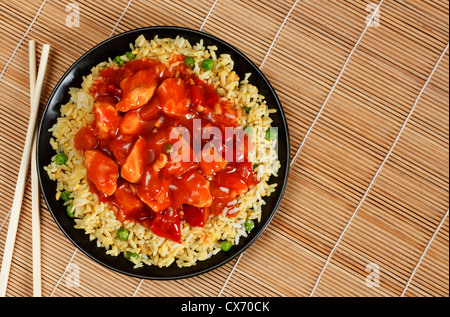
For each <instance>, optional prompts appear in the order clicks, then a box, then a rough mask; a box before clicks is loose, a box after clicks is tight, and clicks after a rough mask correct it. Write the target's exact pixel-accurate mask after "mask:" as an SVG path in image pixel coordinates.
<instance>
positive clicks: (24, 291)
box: [0, 0, 449, 297]
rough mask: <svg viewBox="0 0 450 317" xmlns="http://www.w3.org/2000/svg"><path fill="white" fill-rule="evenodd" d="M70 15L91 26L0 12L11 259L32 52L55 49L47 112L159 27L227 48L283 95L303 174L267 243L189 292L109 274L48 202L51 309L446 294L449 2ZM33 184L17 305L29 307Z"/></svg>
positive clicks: (22, 233) (61, 8)
mask: <svg viewBox="0 0 450 317" xmlns="http://www.w3.org/2000/svg"><path fill="white" fill-rule="evenodd" d="M73 3H74V4H76V5H78V8H79V25H76V21H75V20H73V19H70V17H69V18H67V17H68V15H69V14H71V12H73V9H71V8H73V7H66V5H67V3H66V2H64V1H54V0H44V1H42V0H39V1H38V0H33V1H25V0H21V1H12V0H3V1H1V3H0V32H1V39H0V43H1V48H2V49H1V50H0V71H1V74H0V113H1V117H0V118H1V124H0V149H1V150H0V250H3V248H4V244H5V239H6V233H7V228H8V220H9V211H10V208H11V205H12V199H13V196H14V189H15V183H16V179H17V175H18V170H19V166H20V160H21V155H22V149H23V146H24V142H25V136H26V128H27V124H28V116H29V98H28V89H29V88H28V87H29V86H28V41H29V40H30V39H35V40H36V41H37V43H38V48H39V49H40V48H41V45H42V44H43V43H49V44H50V45H51V47H52V48H51V54H50V55H51V57H50V60H49V69H48V72H47V74H48V75H47V77H46V80H45V84H44V88H43V97H42V101H41V110H42V109H43V107H44V105H45V101H46V100H47V98H48V97H49V95H50V93H51V90H52V88H53V87H54V85H55V84H56V82H57V81H58V80H59V78H60V77H61V76H62V75H63V73H64V72H65V70H66V69H67V68H68V67H69V66H70V65H71V64H72V63H73V62H74V61H75V60H76V59H78V58H79V57H80V56H81V55H82V54H83V53H84V52H85V51H86V50H88V49H89V48H91V47H92V46H94V45H95V44H97V43H99V42H101V41H103V40H105V39H106V38H108V37H110V36H112V35H115V34H118V33H121V32H124V31H127V30H130V29H134V28H138V27H144V26H155V25H177V26H183V27H189V28H193V29H201V30H203V31H205V32H207V33H210V34H213V35H216V36H218V37H220V38H222V39H223V40H225V41H227V42H229V43H231V44H233V45H235V46H236V47H237V48H239V49H240V50H242V51H243V52H244V53H245V54H246V55H247V56H248V57H249V58H250V59H251V60H252V61H254V62H255V63H256V64H257V65H258V66H260V68H261V69H262V71H263V72H264V73H265V75H266V76H267V77H268V78H269V80H270V81H271V83H272V84H273V86H274V87H275V89H276V91H277V93H278V94H279V97H280V99H281V101H282V104H283V107H284V109H285V111H286V115H287V120H288V124H289V129H290V133H291V155H292V159H293V161H292V164H291V167H292V170H291V175H290V179H289V183H288V184H287V190H286V194H285V197H284V199H283V202H282V204H281V207H280V209H279V210H278V212H277V214H276V216H275V218H274V219H273V221H272V223H271V224H270V225H269V227H268V228H267V230H266V231H265V232H264V234H263V235H262V236H261V237H260V238H259V239H258V240H257V242H256V243H255V244H254V245H252V246H251V247H250V248H249V249H248V250H247V251H245V252H244V253H243V255H242V256H241V257H239V258H238V259H234V260H233V261H231V262H229V263H228V264H227V265H225V266H223V267H220V268H218V269H216V270H214V271H212V272H209V273H207V274H204V275H201V276H198V277H194V278H190V279H187V280H176V281H148V280H144V281H142V280H140V279H135V278H131V277H128V276H124V275H122V274H118V273H114V272H112V271H110V270H108V269H105V268H104V267H102V266H100V265H98V264H97V263H95V262H94V261H92V260H91V259H89V258H88V257H87V256H85V255H84V254H83V253H82V252H80V251H77V250H76V249H75V247H74V246H73V245H72V244H71V243H70V242H69V241H68V240H67V239H66V238H65V236H64V235H63V233H62V232H61V231H60V229H59V228H58V227H57V225H56V224H55V222H54V221H53V219H52V217H51V215H50V213H49V212H48V210H47V208H46V206H45V203H44V201H43V199H42V200H41V207H42V216H41V223H42V284H43V285H42V287H43V290H42V292H43V296H55V297H58V296H402V295H404V296H448V295H449V219H448V210H449V145H448V142H449V75H448V71H449V50H448V35H449V27H448V10H449V3H448V1H440V0H434V1H432V0H427V1H425V0H398V1H393V0H384V1H381V2H380V0H373V2H372V0H370V1H343V0H336V1H325V0H320V1H317V0H315V1H313V0H300V1H293V0H289V1H273V0H266V1H256V2H255V1H230V0H216V1H213V0H189V1H185V0H183V1H169V0H167V1H163V0H158V1H154V0H152V1H142V0H141V1H140V0H130V1H119V0H114V1H108V5H106V6H105V5H103V4H100V1H86V0H83V1H76V2H73ZM378 6H379V7H378ZM376 9H378V10H377V11H375V10H376ZM373 12H376V14H375V15H374V16H373V17H372V16H371V14H372V13H373ZM367 21H369V22H370V23H369V24H368V23H366V22H367ZM38 56H39V55H38ZM30 187H31V185H30V182H28V186H27V188H26V193H25V197H24V202H23V208H22V211H21V218H20V223H19V228H18V233H17V240H16V243H15V251H14V255H13V263H12V266H11V273H10V278H9V284H8V290H7V295H8V296H32V264H31V193H30ZM2 253H3V252H1V253H0V254H2ZM74 273H77V274H78V276H79V281H78V282H77V283H74V282H73V274H74Z"/></svg>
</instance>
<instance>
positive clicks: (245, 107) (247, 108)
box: [244, 106, 252, 113]
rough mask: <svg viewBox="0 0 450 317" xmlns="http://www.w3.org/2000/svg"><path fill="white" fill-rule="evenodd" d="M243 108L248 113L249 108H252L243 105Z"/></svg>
mask: <svg viewBox="0 0 450 317" xmlns="http://www.w3.org/2000/svg"><path fill="white" fill-rule="evenodd" d="M244 110H245V112H247V113H250V110H252V108H250V107H247V106H244Z"/></svg>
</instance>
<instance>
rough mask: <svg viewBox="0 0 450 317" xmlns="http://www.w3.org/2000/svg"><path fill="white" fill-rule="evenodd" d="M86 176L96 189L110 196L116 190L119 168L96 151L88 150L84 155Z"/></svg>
mask: <svg viewBox="0 0 450 317" xmlns="http://www.w3.org/2000/svg"><path fill="white" fill-rule="evenodd" d="M84 158H85V166H86V176H87V178H88V179H89V180H90V181H92V183H94V185H95V187H97V189H98V190H99V191H100V192H102V193H104V194H106V195H108V196H111V195H112V194H114V192H115V191H116V189H117V179H118V178H119V166H118V165H117V163H116V162H115V161H114V160H113V159H111V158H110V157H108V156H107V155H106V154H103V153H102V152H100V151H98V150H88V151H86V152H85V153H84Z"/></svg>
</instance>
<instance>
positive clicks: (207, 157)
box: [200, 146, 227, 176]
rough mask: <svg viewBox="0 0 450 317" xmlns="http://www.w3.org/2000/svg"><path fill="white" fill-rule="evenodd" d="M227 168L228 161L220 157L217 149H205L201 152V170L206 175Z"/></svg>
mask: <svg viewBox="0 0 450 317" xmlns="http://www.w3.org/2000/svg"><path fill="white" fill-rule="evenodd" d="M225 166H227V161H226V160H225V159H224V158H223V157H222V155H220V153H219V152H217V150H216V149H215V147H213V146H212V147H210V148H208V147H205V148H204V149H203V150H202V152H201V161H200V169H201V170H202V172H203V173H204V174H205V175H206V176H209V175H212V174H214V173H215V172H217V171H219V170H221V169H223V168H224V167H225Z"/></svg>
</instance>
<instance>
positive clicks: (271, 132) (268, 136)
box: [266, 128, 277, 141]
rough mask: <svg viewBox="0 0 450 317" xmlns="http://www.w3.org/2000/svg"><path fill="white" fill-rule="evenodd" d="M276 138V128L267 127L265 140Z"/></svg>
mask: <svg viewBox="0 0 450 317" xmlns="http://www.w3.org/2000/svg"><path fill="white" fill-rule="evenodd" d="M276 138H277V130H276V129H273V128H269V129H267V130H266V140H269V141H273V140H275V139H276Z"/></svg>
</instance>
